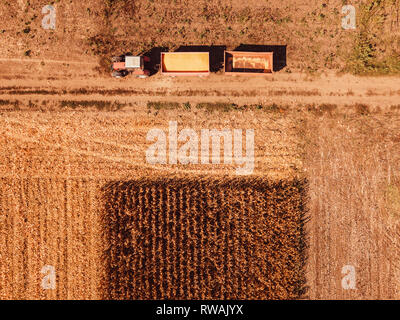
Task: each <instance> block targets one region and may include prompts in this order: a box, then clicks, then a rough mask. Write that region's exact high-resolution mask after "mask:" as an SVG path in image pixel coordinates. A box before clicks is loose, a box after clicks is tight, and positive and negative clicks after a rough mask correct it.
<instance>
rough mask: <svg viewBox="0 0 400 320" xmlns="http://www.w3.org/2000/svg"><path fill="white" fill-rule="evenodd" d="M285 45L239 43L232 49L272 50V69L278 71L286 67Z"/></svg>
mask: <svg viewBox="0 0 400 320" xmlns="http://www.w3.org/2000/svg"><path fill="white" fill-rule="evenodd" d="M286 47H287V46H286V45H258V44H241V45H239V46H238V47H236V48H235V49H234V51H250V52H273V53H274V71H280V70H282V69H283V68H284V67H286Z"/></svg>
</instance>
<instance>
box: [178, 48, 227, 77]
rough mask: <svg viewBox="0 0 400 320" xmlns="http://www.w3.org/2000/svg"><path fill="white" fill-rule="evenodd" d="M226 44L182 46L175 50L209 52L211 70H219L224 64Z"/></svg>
mask: <svg viewBox="0 0 400 320" xmlns="http://www.w3.org/2000/svg"><path fill="white" fill-rule="evenodd" d="M225 50H226V46H204V45H198V46H180V47H179V48H178V49H176V50H175V52H209V53H210V71H211V72H217V71H219V70H220V69H222V67H223V65H224V51H225Z"/></svg>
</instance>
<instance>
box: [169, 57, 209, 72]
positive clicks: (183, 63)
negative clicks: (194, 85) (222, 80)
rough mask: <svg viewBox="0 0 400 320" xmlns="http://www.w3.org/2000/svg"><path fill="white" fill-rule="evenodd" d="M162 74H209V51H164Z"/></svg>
mask: <svg viewBox="0 0 400 320" xmlns="http://www.w3.org/2000/svg"><path fill="white" fill-rule="evenodd" d="M161 74H163V75H169V76H208V75H209V74H210V54H209V52H162V53H161Z"/></svg>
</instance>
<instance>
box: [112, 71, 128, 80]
mask: <svg viewBox="0 0 400 320" xmlns="http://www.w3.org/2000/svg"><path fill="white" fill-rule="evenodd" d="M111 75H112V76H113V77H114V78H116V79H121V78H123V77H125V75H124V74H123V73H122V72H120V71H113V72H112V73H111Z"/></svg>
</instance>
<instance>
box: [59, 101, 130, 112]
mask: <svg viewBox="0 0 400 320" xmlns="http://www.w3.org/2000/svg"><path fill="white" fill-rule="evenodd" d="M60 106H61V108H72V109H77V108H90V107H95V108H96V109H97V110H100V111H117V110H120V109H121V108H122V107H124V106H126V104H123V103H119V102H111V101H100V100H80V101H75V100H62V101H61V102H60Z"/></svg>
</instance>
